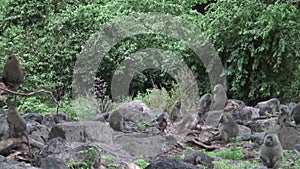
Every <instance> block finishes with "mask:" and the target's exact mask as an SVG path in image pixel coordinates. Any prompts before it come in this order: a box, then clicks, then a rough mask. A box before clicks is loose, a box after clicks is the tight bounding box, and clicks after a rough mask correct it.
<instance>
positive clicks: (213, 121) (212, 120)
mask: <svg viewBox="0 0 300 169" xmlns="http://www.w3.org/2000/svg"><path fill="white" fill-rule="evenodd" d="M223 112H224V111H223V110H214V111H209V112H207V113H205V115H207V117H206V120H205V121H206V122H205V124H206V125H208V126H212V127H215V128H218V124H219V121H220V118H221V115H222V113H223Z"/></svg>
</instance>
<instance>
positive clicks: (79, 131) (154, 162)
mask: <svg viewBox="0 0 300 169" xmlns="http://www.w3.org/2000/svg"><path fill="white" fill-rule="evenodd" d="M274 100H275V101H274ZM227 106H232V107H233V109H231V114H232V116H233V117H234V119H235V120H236V122H238V124H239V136H238V137H237V138H236V139H232V140H231V141H230V142H225V141H221V140H216V141H210V138H212V137H213V136H214V135H216V134H217V133H218V126H219V120H220V116H221V115H222V113H223V110H214V111H204V112H201V113H199V111H193V112H189V113H185V114H183V115H181V116H179V117H177V118H175V119H173V116H172V117H170V116H169V113H166V112H163V111H162V110H156V109H149V108H148V107H147V106H146V105H145V104H144V103H143V102H141V101H133V102H130V103H124V104H122V105H119V106H118V107H117V108H116V109H115V110H113V111H112V112H109V113H101V114H97V115H95V117H94V119H96V120H93V121H90V120H89V121H69V120H68V117H67V116H66V115H65V114H64V113H62V112H60V113H54V114H51V115H47V116H42V115H39V114H37V113H27V114H25V115H23V118H24V119H25V120H26V123H27V128H28V132H29V137H30V143H31V147H32V149H33V152H34V155H33V156H29V155H28V153H27V152H28V151H27V150H28V149H27V148H28V147H27V146H26V144H20V142H23V139H21V141H18V140H14V139H10V138H9V137H8V124H7V122H6V112H5V111H4V110H1V114H0V121H1V123H2V125H1V127H0V140H1V142H0V150H1V155H0V168H16V169H17V168H22V169H23V168H43V169H51V168H55V169H65V168H94V169H97V168H98V169H111V168H119V169H122V168H127V169H138V168H147V169H168V168H169V169H182V168H186V169H193V168H195V169H196V168H208V169H210V168H222V169H226V168H253V169H254V168H261V169H262V168H266V167H264V166H263V165H262V163H261V161H260V160H259V148H260V146H261V144H262V142H263V137H264V133H265V132H266V131H276V132H278V136H279V139H280V142H281V144H282V147H283V148H284V149H285V151H284V159H283V162H282V164H281V168H299V166H300V158H298V151H299V149H300V138H299V136H300V133H299V132H300V130H299V129H298V128H297V127H294V126H280V125H278V124H277V122H278V114H279V113H280V112H279V100H278V99H277V100H276V99H273V100H272V99H271V100H269V101H266V102H261V103H258V104H257V106H255V107H249V106H246V105H245V104H244V103H243V102H242V101H238V100H229V101H228V102H227ZM287 106H288V108H289V110H292V109H293V107H294V106H295V104H294V103H291V104H289V105H287ZM171 119H172V120H175V121H172V120H171ZM146 166H147V167H146Z"/></svg>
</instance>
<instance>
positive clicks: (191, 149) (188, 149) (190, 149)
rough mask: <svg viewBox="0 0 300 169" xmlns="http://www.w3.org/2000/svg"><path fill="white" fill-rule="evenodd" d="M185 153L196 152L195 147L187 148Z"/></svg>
mask: <svg viewBox="0 0 300 169" xmlns="http://www.w3.org/2000/svg"><path fill="white" fill-rule="evenodd" d="M184 151H186V152H193V151H195V150H194V149H193V147H185V148H184Z"/></svg>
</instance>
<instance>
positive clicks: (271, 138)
mask: <svg viewBox="0 0 300 169" xmlns="http://www.w3.org/2000/svg"><path fill="white" fill-rule="evenodd" d="M275 139H276V138H275V135H266V136H265V141H264V144H265V145H266V146H274V141H275Z"/></svg>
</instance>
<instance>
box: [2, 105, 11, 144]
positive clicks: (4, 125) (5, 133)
mask: <svg viewBox="0 0 300 169" xmlns="http://www.w3.org/2000/svg"><path fill="white" fill-rule="evenodd" d="M0 110H1V111H2V110H3V109H0ZM3 111H4V110H3ZM0 123H1V125H0V140H5V139H7V138H8V137H9V135H8V133H9V132H8V131H9V128H8V123H7V120H6V114H2V113H1V114H0Z"/></svg>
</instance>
